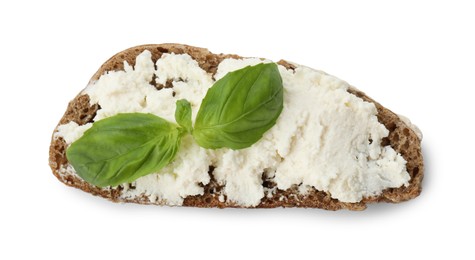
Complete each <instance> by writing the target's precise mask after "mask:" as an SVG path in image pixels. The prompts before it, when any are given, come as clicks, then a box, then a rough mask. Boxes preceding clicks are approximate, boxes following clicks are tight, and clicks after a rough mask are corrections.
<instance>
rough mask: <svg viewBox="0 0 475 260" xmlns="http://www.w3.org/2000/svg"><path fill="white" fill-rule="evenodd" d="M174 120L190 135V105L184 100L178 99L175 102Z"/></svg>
mask: <svg viewBox="0 0 475 260" xmlns="http://www.w3.org/2000/svg"><path fill="white" fill-rule="evenodd" d="M175 120H176V122H177V123H178V124H179V125H180V126H181V127H183V128H184V129H185V130H186V131H187V132H188V133H191V131H192V127H191V105H190V102H188V100H186V99H180V100H178V101H177V102H176V110H175Z"/></svg>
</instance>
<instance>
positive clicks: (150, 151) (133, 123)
mask: <svg viewBox="0 0 475 260" xmlns="http://www.w3.org/2000/svg"><path fill="white" fill-rule="evenodd" d="M181 136H182V134H181V133H180V130H179V129H178V127H177V126H176V125H175V124H172V123H169V122H167V121H166V120H164V119H162V118H160V117H157V116H154V115H152V114H141V113H128V114H118V115H115V116H112V117H109V118H106V119H103V120H99V121H97V122H95V123H94V124H93V126H92V127H91V128H90V129H88V130H87V131H86V132H85V133H84V135H83V136H82V137H81V138H80V139H78V140H77V141H75V142H74V143H72V144H71V146H70V147H69V148H68V150H67V151H66V156H67V158H68V161H69V162H70V163H71V165H72V166H73V167H74V169H75V170H76V172H77V174H78V175H79V176H80V177H81V178H83V179H84V180H85V181H87V182H89V183H91V184H93V185H96V186H99V187H104V186H108V185H110V186H116V185H119V184H121V183H125V182H132V181H134V180H136V179H137V178H139V177H141V176H144V175H147V174H150V173H153V172H157V171H159V170H160V169H162V168H163V167H164V166H166V165H168V164H169V163H170V162H171V161H172V160H173V158H174V157H175V155H176V152H177V150H178V147H179V145H180V140H181Z"/></svg>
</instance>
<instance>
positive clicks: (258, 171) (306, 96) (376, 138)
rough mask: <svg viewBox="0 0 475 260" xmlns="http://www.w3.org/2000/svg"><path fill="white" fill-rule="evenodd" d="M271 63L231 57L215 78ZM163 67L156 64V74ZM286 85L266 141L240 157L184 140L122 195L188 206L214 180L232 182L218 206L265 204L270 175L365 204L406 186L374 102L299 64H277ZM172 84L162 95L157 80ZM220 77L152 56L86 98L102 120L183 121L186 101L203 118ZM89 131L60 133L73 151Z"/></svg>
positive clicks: (175, 58)
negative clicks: (140, 116) (178, 106)
mask: <svg viewBox="0 0 475 260" xmlns="http://www.w3.org/2000/svg"><path fill="white" fill-rule="evenodd" d="M261 62H270V61H268V60H261V59H256V58H247V59H225V60H223V61H222V62H221V63H220V64H219V66H218V70H217V73H216V75H215V78H216V80H218V79H220V78H222V77H223V76H224V75H226V74H227V73H228V72H231V71H234V70H237V69H240V68H243V67H245V66H247V65H255V64H258V63H261ZM155 66H156V67H155ZM279 71H280V74H281V76H282V79H283V85H284V109H283V111H282V113H281V115H280V117H279V119H278V120H277V122H276V125H275V126H274V127H272V128H271V129H270V130H269V131H267V132H266V133H265V134H264V136H263V137H262V139H261V140H259V141H258V142H257V143H255V144H254V145H252V146H251V147H249V148H246V149H242V150H231V149H217V150H209V149H203V148H201V147H199V146H198V145H197V144H196V142H195V141H194V140H193V138H192V137H191V136H186V137H185V138H184V139H183V140H182V144H181V147H180V149H179V151H178V153H177V156H176V159H175V160H174V161H173V162H172V163H171V164H170V165H168V166H167V167H165V168H164V169H162V170H161V171H160V172H158V173H154V174H150V175H147V176H144V177H141V178H139V179H137V180H136V181H135V182H134V183H132V184H124V185H123V186H124V189H123V191H122V195H121V196H122V197H124V198H132V197H135V196H140V195H145V196H148V197H149V198H150V200H151V201H152V202H153V201H157V200H158V201H163V202H166V203H168V204H171V205H181V204H182V203H183V199H184V198H186V197H187V196H192V195H198V194H203V192H204V189H203V185H206V184H208V183H209V182H210V175H209V173H208V171H209V166H210V165H212V166H213V167H214V171H213V173H212V174H213V177H214V178H215V179H216V181H217V182H218V183H219V184H221V185H224V188H223V192H224V195H225V196H223V194H221V195H219V200H220V201H224V200H225V199H226V200H229V201H231V202H233V203H236V204H238V205H241V206H257V205H258V204H259V203H260V201H261V199H262V198H263V197H264V196H267V197H272V196H273V194H274V193H275V188H274V189H267V188H264V187H263V185H262V175H263V174H266V176H267V177H269V176H270V177H271V178H272V180H273V181H274V182H275V183H276V184H277V188H278V189H288V188H290V187H291V186H293V185H299V189H298V190H299V192H300V193H301V194H305V193H307V192H308V190H310V189H311V188H312V187H314V188H316V189H317V190H322V191H326V192H329V193H330V194H331V196H332V197H333V198H335V199H338V200H340V201H343V202H359V201H361V199H362V198H364V197H367V196H373V195H378V194H380V193H381V192H382V191H383V190H384V189H386V188H395V187H400V186H402V185H408V181H409V179H410V176H409V174H408V172H407V170H406V161H405V160H404V159H403V158H402V156H401V155H400V154H397V153H396V151H394V149H392V148H391V147H390V146H385V147H382V146H381V145H380V143H381V139H382V138H384V137H386V136H388V130H387V129H386V128H385V127H384V125H382V124H381V123H379V122H378V120H377V117H376V114H377V110H376V107H375V106H374V104H372V103H368V102H365V101H363V100H362V99H360V98H358V97H356V96H354V95H352V94H350V93H348V92H347V89H348V87H349V85H348V84H347V83H346V82H344V81H341V80H339V79H337V78H335V77H333V76H331V75H328V74H326V73H324V72H321V71H317V70H313V69H310V68H308V67H305V66H298V65H297V67H296V69H295V70H287V69H286V68H284V67H283V66H279ZM154 75H155V76H156V79H155V81H156V82H157V83H159V84H166V82H171V83H172V86H173V87H172V88H164V89H161V90H160V91H157V89H156V88H155V86H152V85H151V84H150V82H151V81H152V78H153V76H154ZM213 83H214V80H213V78H212V75H210V74H208V73H206V72H205V71H204V70H202V69H201V68H200V67H199V65H198V63H197V62H196V61H195V60H193V59H192V58H191V57H190V56H189V55H187V54H163V56H162V57H161V58H160V59H159V60H158V61H157V62H156V64H153V62H152V59H151V54H150V52H149V51H144V52H143V53H141V54H140V55H139V56H137V59H136V65H135V67H132V66H130V65H129V64H127V63H125V64H124V71H117V72H108V73H107V74H105V75H103V76H101V77H100V78H99V80H97V81H96V82H93V83H91V84H90V85H89V86H88V87H87V88H86V89H85V90H84V92H83V94H88V95H89V97H90V100H91V103H92V104H94V103H98V104H99V105H100V106H101V109H100V110H99V111H98V112H97V115H96V117H95V118H94V121H97V120H100V119H103V118H106V117H109V116H113V115H115V114H117V113H121V112H144V113H152V114H155V115H157V116H160V117H162V118H165V119H167V120H169V121H171V122H175V119H174V113H175V102H176V101H177V100H179V99H183V98H185V99H187V100H188V101H189V102H190V103H191V107H192V117H193V119H192V120H193V121H194V120H195V117H196V114H197V112H198V109H199V106H200V104H201V101H202V99H203V98H204V96H205V95H206V92H207V90H208V89H209V88H210V87H211V86H212V85H213ZM89 127H90V124H87V125H84V126H78V125H77V124H75V123H74V122H71V123H68V124H65V125H61V126H59V128H58V131H57V133H56V136H61V137H63V138H64V139H65V141H66V143H67V144H71V143H72V142H74V141H75V140H76V139H78V138H79V137H80V136H81V135H82V133H83V132H84V131H85V130H86V129H88V128H89Z"/></svg>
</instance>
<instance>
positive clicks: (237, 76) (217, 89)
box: [193, 63, 284, 149]
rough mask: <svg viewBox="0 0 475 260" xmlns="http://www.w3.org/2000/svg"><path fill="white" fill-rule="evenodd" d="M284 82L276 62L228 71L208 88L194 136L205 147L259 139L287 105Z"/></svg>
mask: <svg viewBox="0 0 475 260" xmlns="http://www.w3.org/2000/svg"><path fill="white" fill-rule="evenodd" d="M283 91H284V90H283V86H282V78H281V77H280V73H279V70H278V69H277V65H276V64H274V63H268V64H258V65H255V66H252V67H251V66H248V67H245V68H243V69H240V70H236V71H233V72H230V73H228V74H227V75H226V76H224V77H223V78H221V79H220V80H218V81H216V83H215V84H214V85H213V86H212V87H211V88H210V89H209V90H208V92H207V93H206V96H205V98H204V99H203V102H202V104H201V107H200V110H199V111H198V114H197V116H196V121H195V126H194V129H193V136H194V138H195V140H196V142H197V143H198V144H199V145H200V146H202V147H204V148H211V149H217V148H222V147H228V148H231V149H242V148H246V147H249V146H251V145H252V144H254V143H255V142H257V141H258V140H259V139H260V138H261V137H262V135H263V134H264V133H265V132H266V131H267V130H269V129H270V128H271V127H272V126H273V125H274V124H275V122H276V121H277V118H278V117H279V115H280V113H281V112H282V109H283V102H284V98H283Z"/></svg>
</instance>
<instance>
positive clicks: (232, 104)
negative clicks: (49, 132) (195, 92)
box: [66, 63, 283, 187]
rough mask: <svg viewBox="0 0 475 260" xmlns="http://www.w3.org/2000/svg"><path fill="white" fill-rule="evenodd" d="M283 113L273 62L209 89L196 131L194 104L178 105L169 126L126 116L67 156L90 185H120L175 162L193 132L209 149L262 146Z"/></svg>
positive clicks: (98, 127) (109, 121) (91, 133)
mask: <svg viewBox="0 0 475 260" xmlns="http://www.w3.org/2000/svg"><path fill="white" fill-rule="evenodd" d="M282 109H283V86H282V78H281V77H280V74H279V71H278V69H277V65H276V64H274V63H268V64H258V65H255V66H247V67H245V68H243V69H240V70H236V71H233V72H230V73H228V74H227V75H226V76H224V77H223V78H221V79H220V80H218V81H216V82H215V84H214V85H213V86H212V87H211V88H210V89H209V90H208V92H207V94H206V96H205V98H204V99H203V102H202V104H201V107H200V109H199V111H198V114H197V116H196V121H195V126H194V128H193V127H192V120H191V104H190V103H189V102H188V101H187V100H184V99H182V100H178V101H177V102H176V110H175V120H176V122H177V123H178V125H177V124H174V123H170V122H168V121H166V120H165V119H163V118H160V117H158V116H155V115H152V114H144V113H124V114H117V115H115V116H112V117H109V118H106V119H102V120H99V121H97V122H95V123H94V124H93V126H92V127H91V128H90V129H88V130H87V131H86V132H85V133H84V135H83V136H82V137H81V138H79V139H78V140H77V141H75V142H73V143H72V144H71V146H70V147H69V148H68V149H67V151H66V156H67V158H68V161H69V162H70V163H71V165H72V166H73V167H74V169H75V170H76V173H77V174H78V175H79V176H80V177H81V178H83V179H84V180H85V181H87V182H89V183H91V184H93V185H96V186H99V187H104V186H116V185H119V184H121V183H126V182H132V181H134V180H136V179H137V178H139V177H142V176H145V175H148V174H150V173H154V172H158V171H159V170H160V169H162V168H163V167H165V166H167V165H168V164H169V163H171V162H172V161H173V159H174V158H175V155H176V153H177V151H178V148H179V147H180V142H181V138H182V137H183V136H184V135H185V134H187V133H189V134H192V135H193V137H194V139H195V140H196V142H197V143H198V144H199V145H200V146H202V147H204V148H209V149H217V148H223V147H226V148H231V149H235V150H236V149H243V148H247V147H250V146H251V145H252V144H254V143H255V142H257V141H258V140H259V139H260V138H262V135H263V134H264V133H265V132H266V131H267V130H269V129H270V128H271V127H272V126H273V125H274V124H275V122H276V121H277V118H278V117H279V115H280V113H281V112H282Z"/></svg>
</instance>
